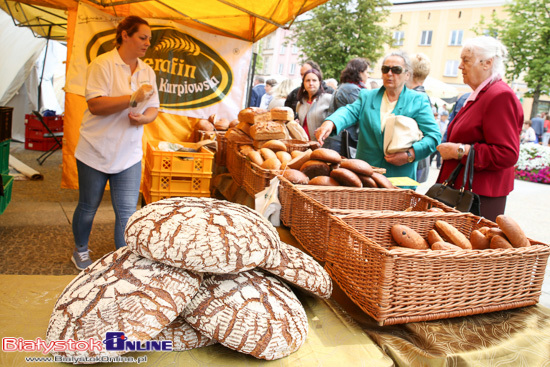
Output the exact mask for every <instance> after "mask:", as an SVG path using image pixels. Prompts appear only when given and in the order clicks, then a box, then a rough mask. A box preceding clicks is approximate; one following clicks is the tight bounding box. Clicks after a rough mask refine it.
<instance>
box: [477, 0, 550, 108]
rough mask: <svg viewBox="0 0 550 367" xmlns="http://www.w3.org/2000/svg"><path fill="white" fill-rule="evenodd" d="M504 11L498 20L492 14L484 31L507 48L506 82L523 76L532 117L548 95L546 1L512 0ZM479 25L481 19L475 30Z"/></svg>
mask: <svg viewBox="0 0 550 367" xmlns="http://www.w3.org/2000/svg"><path fill="white" fill-rule="evenodd" d="M505 9H506V12H507V13H508V18H506V19H499V18H498V17H496V15H494V14H493V18H492V21H491V23H490V24H489V25H488V26H487V27H485V29H487V30H488V31H489V34H491V35H492V34H497V35H498V38H499V39H500V40H501V41H502V43H503V44H504V45H505V46H506V47H507V48H508V58H509V63H508V65H507V67H506V77H507V78H508V80H510V81H512V80H514V79H517V78H519V77H520V75H523V80H524V81H525V83H527V87H528V88H529V89H530V90H531V93H530V94H532V96H533V106H532V108H531V116H530V117H531V118H532V117H534V116H535V115H536V113H537V111H538V105H539V99H540V96H541V95H548V94H549V93H550V0H513V1H512V2H511V3H509V4H507V5H505ZM483 26H485V24H484V20H483V19H482V20H481V22H480V25H479V28H482V27H483ZM479 28H478V29H479ZM478 33H479V32H478Z"/></svg>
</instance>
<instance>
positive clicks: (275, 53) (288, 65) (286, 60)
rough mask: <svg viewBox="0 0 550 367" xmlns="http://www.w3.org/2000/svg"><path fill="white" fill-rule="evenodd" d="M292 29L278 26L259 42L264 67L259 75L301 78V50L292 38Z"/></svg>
mask: <svg viewBox="0 0 550 367" xmlns="http://www.w3.org/2000/svg"><path fill="white" fill-rule="evenodd" d="M291 34H292V31H290V30H287V29H281V28H278V29H277V31H275V32H273V33H271V34H270V35H269V36H267V37H265V38H263V39H262V40H260V41H259V42H260V43H261V44H260V45H259V49H260V50H261V51H260V52H261V53H260V55H261V57H262V62H263V67H262V68H261V70H258V69H257V70H258V72H257V75H261V76H264V77H266V78H274V79H277V81H278V82H281V81H282V80H284V79H300V66H301V65H300V61H299V50H298V47H297V46H296V43H295V41H293V40H291V39H290V36H291Z"/></svg>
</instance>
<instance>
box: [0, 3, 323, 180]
mask: <svg viewBox="0 0 550 367" xmlns="http://www.w3.org/2000/svg"><path fill="white" fill-rule="evenodd" d="M327 1H328V0H263V1H258V0H201V1H196V0H141V1H140V0H120V1H117V0H115V1H112V0H106V1H96V0H82V1H76V0H22V1H20V0H18V1H3V2H0V8H2V9H3V10H4V11H6V13H8V14H10V15H11V16H12V17H13V18H14V19H15V20H16V21H17V23H18V24H19V25H20V26H23V27H29V28H31V29H32V31H33V32H34V33H35V35H37V36H41V37H47V38H49V39H55V40H66V41H67V50H68V51H67V52H68V55H67V64H69V63H70V58H71V54H70V53H71V50H72V48H73V44H75V43H78V42H79V40H76V39H74V31H75V25H76V22H77V10H78V6H79V4H82V3H84V4H86V5H89V6H91V7H95V8H97V9H99V10H101V11H102V12H104V13H107V14H110V15H113V16H115V17H125V16H128V15H138V16H141V17H143V18H154V19H163V20H169V21H172V22H175V23H179V24H182V25H184V26H187V27H190V28H193V29H196V30H199V31H203V32H208V33H211V34H214V35H220V36H225V37H231V38H234V39H238V40H241V41H246V42H250V43H252V42H256V41H258V40H259V39H261V38H263V37H265V36H267V35H268V34H270V33H272V32H273V31H275V30H276V29H277V28H278V27H282V28H288V27H289V26H290V25H291V24H292V22H293V21H294V20H295V19H296V17H297V16H298V15H300V14H302V13H304V12H306V11H308V10H310V9H312V8H314V7H316V6H318V5H321V4H323V3H325V2H327ZM242 88H246V86H245V85H243V86H242ZM222 103H223V102H222ZM85 109H86V102H85V100H84V97H83V96H81V95H78V94H74V93H66V95H65V118H64V133H65V134H64V141H63V143H64V144H63V179H62V183H61V186H62V187H64V188H77V187H78V180H77V175H76V162H75V159H74V150H75V147H76V143H77V142H78V136H79V132H78V131H79V127H80V121H81V118H82V115H83V113H84V110H85ZM195 122H196V119H193V118H187V117H185V116H176V115H172V114H170V113H159V116H158V118H157V120H156V122H155V123H154V124H151V125H148V126H146V129H145V134H144V139H145V140H148V139H156V140H177V141H188V140H190V135H191V131H192V127H193V125H194V123H195ZM144 146H145V145H144Z"/></svg>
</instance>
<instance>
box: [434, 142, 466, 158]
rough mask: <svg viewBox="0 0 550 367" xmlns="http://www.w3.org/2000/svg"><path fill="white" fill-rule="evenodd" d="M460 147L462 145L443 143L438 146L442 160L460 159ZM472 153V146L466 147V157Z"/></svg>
mask: <svg viewBox="0 0 550 367" xmlns="http://www.w3.org/2000/svg"><path fill="white" fill-rule="evenodd" d="M458 147H460V143H443V144H439V145H438V146H437V150H438V151H439V154H441V159H443V160H444V161H445V160H448V159H458ZM469 152H470V145H464V156H467V155H468V153H469Z"/></svg>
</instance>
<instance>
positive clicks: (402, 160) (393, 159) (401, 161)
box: [384, 149, 415, 166]
mask: <svg viewBox="0 0 550 367" xmlns="http://www.w3.org/2000/svg"><path fill="white" fill-rule="evenodd" d="M411 151H412V152H411V154H412V156H413V158H415V154H414V149H411ZM384 159H385V160H386V162H388V163H389V164H393V165H394V166H403V165H405V164H407V163H409V155H408V154H407V152H398V153H392V154H387V155H385V156H384Z"/></svg>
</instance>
